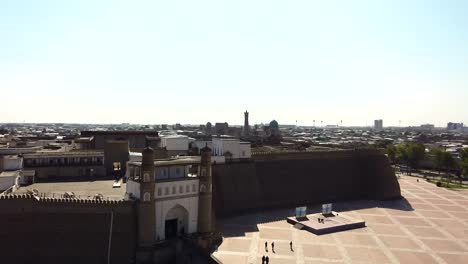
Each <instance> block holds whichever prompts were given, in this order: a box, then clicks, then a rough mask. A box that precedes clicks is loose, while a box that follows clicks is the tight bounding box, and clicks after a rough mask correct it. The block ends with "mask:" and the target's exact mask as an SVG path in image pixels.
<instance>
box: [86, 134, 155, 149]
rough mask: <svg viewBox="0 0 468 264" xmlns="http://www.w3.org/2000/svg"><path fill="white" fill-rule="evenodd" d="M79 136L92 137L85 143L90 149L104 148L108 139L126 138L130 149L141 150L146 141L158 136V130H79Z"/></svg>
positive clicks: (146, 143)
mask: <svg viewBox="0 0 468 264" xmlns="http://www.w3.org/2000/svg"><path fill="white" fill-rule="evenodd" d="M81 138H92V141H91V143H86V145H87V146H89V147H91V148H92V149H104V148H105V146H106V143H107V142H108V141H115V140H126V141H128V144H129V147H130V148H131V149H135V150H141V149H143V148H145V147H146V146H147V145H148V143H149V142H148V141H154V140H156V139H157V138H158V132H157V131H131V130H129V131H127V130H119V131H81ZM85 142H86V140H85Z"/></svg>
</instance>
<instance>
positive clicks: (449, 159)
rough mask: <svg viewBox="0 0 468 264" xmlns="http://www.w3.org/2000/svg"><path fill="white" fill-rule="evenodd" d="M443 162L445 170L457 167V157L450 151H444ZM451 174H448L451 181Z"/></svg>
mask: <svg viewBox="0 0 468 264" xmlns="http://www.w3.org/2000/svg"><path fill="white" fill-rule="evenodd" d="M443 164H444V168H445V171H446V172H447V173H449V171H450V170H451V169H453V168H455V159H454V158H453V156H452V154H451V153H449V152H446V151H444V152H443ZM450 179H451V177H450V174H448V180H449V182H450Z"/></svg>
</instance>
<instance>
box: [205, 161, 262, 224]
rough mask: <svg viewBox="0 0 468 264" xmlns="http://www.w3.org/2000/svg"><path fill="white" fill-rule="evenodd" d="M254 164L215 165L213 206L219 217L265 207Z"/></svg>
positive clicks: (213, 171) (213, 170)
mask: <svg viewBox="0 0 468 264" xmlns="http://www.w3.org/2000/svg"><path fill="white" fill-rule="evenodd" d="M255 171H256V168H255V164H254V163H253V162H245V163H227V164H222V165H214V166H213V169H212V173H213V206H214V208H215V211H216V214H217V215H219V214H220V215H224V214H225V213H226V212H230V211H233V212H238V211H244V210H249V209H255V208H259V207H261V206H263V199H262V197H263V196H262V193H261V190H262V189H261V188H260V186H259V182H258V179H257V176H256V173H255Z"/></svg>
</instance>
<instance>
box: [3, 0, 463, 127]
mask: <svg viewBox="0 0 468 264" xmlns="http://www.w3.org/2000/svg"><path fill="white" fill-rule="evenodd" d="M467 14H468V1H464V0H460V1H449V0H441V1H429V0H423V1H416V0H411V1H409V0H402V1H395V0H392V1H390V0H388V1H379V0H369V1H331V0H327V1H312V0H307V1H285V0H283V1H271V0H270V1H253V0H249V1H239V0H235V1H220V0H214V1H200V0H197V1H193V0H191V1H173V0H171V1H115V0H112V1H97V0H92V1H84V0H80V1H62V0H59V1H39V0H31V1H18V0H11V1H9V0H2V1H0V98H1V99H0V122H23V121H26V122H88V123H123V122H129V123H145V124H146V123H148V124H159V123H169V124H173V123H176V122H180V123H206V122H207V121H211V122H220V121H227V122H228V123H230V124H242V123H243V112H244V111H245V110H246V109H247V110H249V112H250V116H251V118H250V123H251V124H254V123H261V122H269V121H270V120H272V119H276V120H278V122H279V123H280V124H287V123H288V124H293V123H294V122H295V120H298V124H299V125H301V124H302V125H307V124H312V123H313V120H314V119H315V120H316V122H317V124H318V123H319V122H320V121H319V120H323V123H324V124H338V123H339V122H340V120H343V124H344V125H365V124H366V123H367V124H371V123H372V122H373V120H374V119H380V118H381V119H383V120H384V126H385V125H398V120H401V122H402V125H419V124H422V123H434V124H436V125H442V124H445V123H446V122H448V121H457V122H464V123H468V15H467Z"/></svg>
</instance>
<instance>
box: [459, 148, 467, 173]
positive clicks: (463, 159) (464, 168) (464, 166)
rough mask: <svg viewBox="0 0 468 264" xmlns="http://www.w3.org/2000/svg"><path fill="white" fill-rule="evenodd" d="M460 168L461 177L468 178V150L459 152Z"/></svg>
mask: <svg viewBox="0 0 468 264" xmlns="http://www.w3.org/2000/svg"><path fill="white" fill-rule="evenodd" d="M460 158H461V161H460V167H461V170H462V175H463V176H468V148H465V149H462V151H461V152H460Z"/></svg>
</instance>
